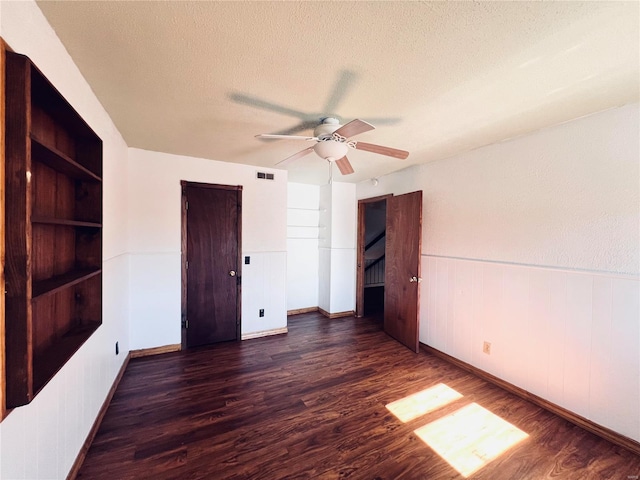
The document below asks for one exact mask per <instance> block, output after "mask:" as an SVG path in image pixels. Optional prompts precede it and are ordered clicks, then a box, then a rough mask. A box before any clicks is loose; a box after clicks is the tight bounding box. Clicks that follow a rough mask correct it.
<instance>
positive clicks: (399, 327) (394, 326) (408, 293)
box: [384, 191, 422, 352]
mask: <svg viewBox="0 0 640 480" xmlns="http://www.w3.org/2000/svg"><path fill="white" fill-rule="evenodd" d="M421 239H422V192H421V191H420V192H413V193H407V194H406V195H399V196H397V197H396V196H394V197H391V198H389V199H387V245H386V258H385V261H386V267H385V295H384V331H385V332H386V333H387V334H389V335H390V336H392V337H393V338H395V339H396V340H398V341H399V342H400V343H402V344H403V345H406V346H407V347H408V348H409V349H411V350H413V351H414V352H418V341H419V340H418V312H419V305H420V303H419V302H420V287H419V280H420V247H421V243H422V242H421Z"/></svg>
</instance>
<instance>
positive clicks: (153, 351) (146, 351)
mask: <svg viewBox="0 0 640 480" xmlns="http://www.w3.org/2000/svg"><path fill="white" fill-rule="evenodd" d="M180 350H182V345H181V344H179V343H176V344H172V345H163V346H162V347H153V348H140V349H138V350H131V351H130V352H129V355H131V358H140V357H148V356H149V355H160V354H162V353H170V352H179V351H180Z"/></svg>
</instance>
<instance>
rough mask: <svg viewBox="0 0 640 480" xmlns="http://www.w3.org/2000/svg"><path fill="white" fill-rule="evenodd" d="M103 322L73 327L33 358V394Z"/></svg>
mask: <svg viewBox="0 0 640 480" xmlns="http://www.w3.org/2000/svg"><path fill="white" fill-rule="evenodd" d="M100 325H101V322H90V323H87V324H85V325H83V326H82V327H79V328H75V329H72V330H70V331H68V332H67V333H66V334H64V335H63V336H62V337H61V338H59V339H58V340H57V341H56V343H54V344H53V345H51V346H50V347H49V348H47V349H46V350H45V351H44V352H42V353H41V354H39V355H35V356H34V359H33V394H34V396H35V394H36V393H37V392H38V391H40V390H41V389H42V387H44V386H45V385H46V384H47V382H48V381H49V380H50V379H51V378H53V376H54V375H55V374H56V373H57V372H58V370H60V368H62V366H63V365H64V364H65V363H66V362H67V360H69V358H71V357H72V356H73V354H74V353H75V352H76V351H77V350H78V349H79V348H80V347H81V346H82V344H83V343H84V342H86V341H87V339H88V338H89V337H90V336H91V335H92V334H93V332H95V331H96V330H97V329H98V327H99V326H100Z"/></svg>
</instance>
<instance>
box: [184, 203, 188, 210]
mask: <svg viewBox="0 0 640 480" xmlns="http://www.w3.org/2000/svg"><path fill="white" fill-rule="evenodd" d="M184 209H185V210H189V202H184Z"/></svg>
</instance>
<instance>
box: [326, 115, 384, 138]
mask: <svg viewBox="0 0 640 480" xmlns="http://www.w3.org/2000/svg"><path fill="white" fill-rule="evenodd" d="M374 128H376V127H374V126H373V125H371V124H370V123H367V122H364V121H362V120H359V119H357V118H356V119H355V120H351V121H350V122H349V123H347V124H346V125H343V126H341V127H340V128H339V129H338V130H336V131H335V133H337V134H338V135H342V136H343V137H345V138H350V137H353V136H354V135H358V134H359V133H364V132H368V131H369V130H373V129H374Z"/></svg>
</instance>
